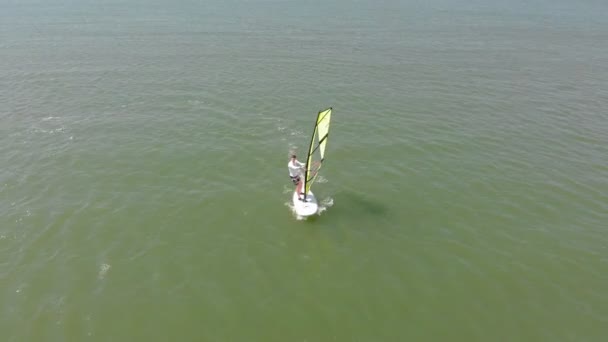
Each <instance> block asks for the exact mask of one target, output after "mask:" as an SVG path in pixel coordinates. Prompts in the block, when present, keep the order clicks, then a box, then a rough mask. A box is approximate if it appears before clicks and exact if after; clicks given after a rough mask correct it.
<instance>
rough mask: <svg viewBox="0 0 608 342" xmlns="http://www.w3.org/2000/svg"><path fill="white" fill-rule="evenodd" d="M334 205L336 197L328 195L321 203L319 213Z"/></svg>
mask: <svg viewBox="0 0 608 342" xmlns="http://www.w3.org/2000/svg"><path fill="white" fill-rule="evenodd" d="M333 205H334V199H333V198H331V197H327V198H325V199H323V200H322V201H321V203H319V211H318V212H317V215H321V214H322V213H323V212H324V211H325V210H327V209H329V208H331V207H332V206H333Z"/></svg>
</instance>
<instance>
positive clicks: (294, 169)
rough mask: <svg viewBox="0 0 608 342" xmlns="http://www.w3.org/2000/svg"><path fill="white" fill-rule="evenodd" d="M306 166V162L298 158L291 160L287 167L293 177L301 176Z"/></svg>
mask: <svg viewBox="0 0 608 342" xmlns="http://www.w3.org/2000/svg"><path fill="white" fill-rule="evenodd" d="M304 166H306V164H304V163H302V162H300V161H298V160H297V159H296V160H294V161H293V162H292V161H291V160H290V161H289V163H287V168H288V169H289V175H290V176H291V177H295V176H299V175H301V174H302V168H303V167H304Z"/></svg>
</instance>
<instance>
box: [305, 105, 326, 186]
mask: <svg viewBox="0 0 608 342" xmlns="http://www.w3.org/2000/svg"><path fill="white" fill-rule="evenodd" d="M331 110H332V109H331V108H328V109H326V110H323V111H320V112H319V113H318V114H317V120H316V121H315V128H314V130H313V132H312V138H311V139H310V146H309V148H308V157H307V159H306V174H305V175H304V186H303V192H304V194H308V192H309V191H310V187H311V186H312V184H313V183H314V181H315V179H316V178H317V174H318V173H319V169H320V168H321V165H323V161H324V160H325V149H326V148H327V137H328V136H329V122H330V119H331Z"/></svg>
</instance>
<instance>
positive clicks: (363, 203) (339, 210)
mask: <svg viewBox="0 0 608 342" xmlns="http://www.w3.org/2000/svg"><path fill="white" fill-rule="evenodd" d="M333 198H334V201H335V203H336V205H335V206H332V207H331V208H330V209H329V212H330V213H331V214H332V215H336V214H344V213H347V214H348V215H349V216H351V217H353V218H363V217H379V216H385V215H387V214H388V208H387V207H386V206H385V205H384V204H382V203H381V202H379V201H377V200H375V199H373V198H371V197H368V196H365V195H363V194H359V193H356V192H351V191H342V192H339V193H337V194H335V195H334V196H333Z"/></svg>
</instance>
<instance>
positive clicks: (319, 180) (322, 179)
mask: <svg viewBox="0 0 608 342" xmlns="http://www.w3.org/2000/svg"><path fill="white" fill-rule="evenodd" d="M316 182H317V183H327V182H329V181H328V180H327V178H325V177H323V176H321V175H319V176H317V181H316Z"/></svg>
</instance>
